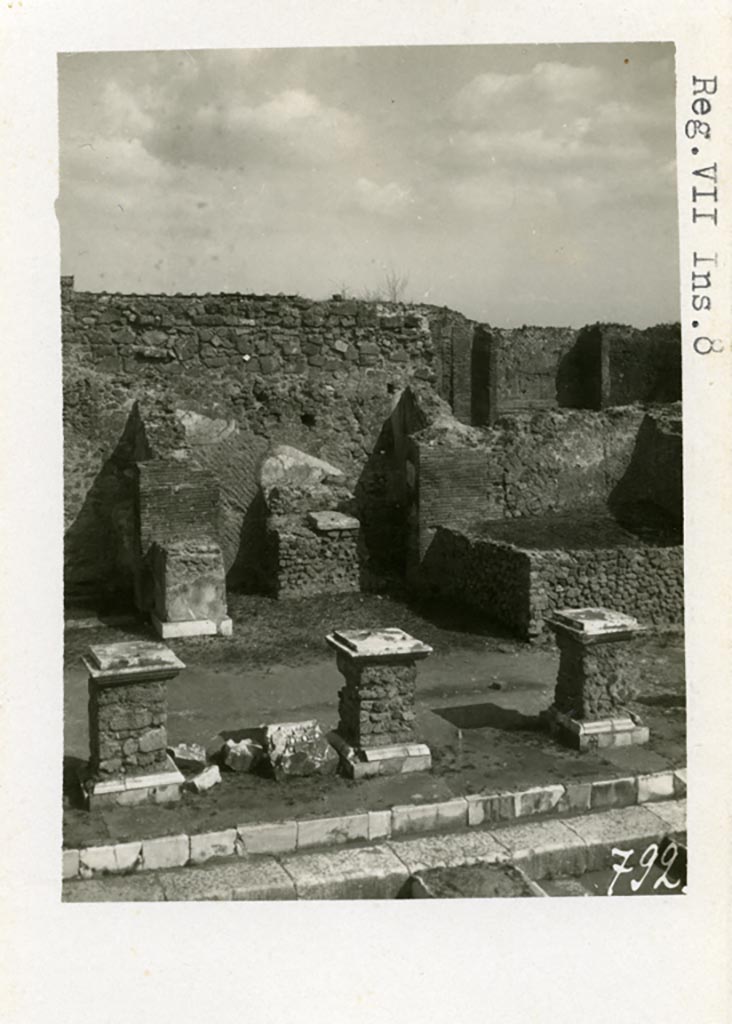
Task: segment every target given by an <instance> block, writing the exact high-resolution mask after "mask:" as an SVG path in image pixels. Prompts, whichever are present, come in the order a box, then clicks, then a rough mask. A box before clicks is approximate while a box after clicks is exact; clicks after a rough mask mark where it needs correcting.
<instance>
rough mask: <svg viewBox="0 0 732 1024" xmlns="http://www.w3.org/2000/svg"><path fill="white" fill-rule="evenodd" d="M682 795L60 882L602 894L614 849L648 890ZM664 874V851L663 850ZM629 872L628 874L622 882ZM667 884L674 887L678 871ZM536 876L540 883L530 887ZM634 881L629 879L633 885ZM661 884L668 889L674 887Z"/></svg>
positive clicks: (173, 891)
mask: <svg viewBox="0 0 732 1024" xmlns="http://www.w3.org/2000/svg"><path fill="white" fill-rule="evenodd" d="M685 827H686V801H685V800H670V801H665V802H663V803H660V804H653V805H647V806H645V807H626V808H623V809H619V810H612V811H607V812H599V813H594V814H583V815H580V816H575V817H568V818H566V819H564V820H561V821H559V820H544V821H534V822H527V823H525V824H522V823H518V824H510V825H505V826H502V827H497V828H493V829H486V828H474V829H469V830H467V831H466V830H463V831H459V832H453V833H450V834H440V835H424V836H414V837H409V836H406V837H401V838H396V839H394V838H392V839H391V840H390V841H388V842H381V843H375V844H374V843H371V844H368V845H361V844H359V845H355V844H353V845H346V846H342V847H337V848H331V849H328V850H326V851H312V852H310V851H307V852H297V853H289V854H283V855H278V856H269V855H267V856H251V857H238V858H224V859H220V860H218V861H209V862H207V863H206V864H204V865H201V866H197V867H190V866H189V867H185V868H167V869H165V868H162V869H160V870H156V871H142V872H133V873H131V874H128V875H107V876H105V875H102V876H100V877H96V878H92V879H90V880H86V881H68V882H65V883H64V885H63V899H64V900H66V901H69V902H98V901H104V902H110V901H112V902H117V901H148V900H155V901H179V900H272V899H277V900H293V899H306V900H314V899H315V900H318V899H319V900H333V899H395V898H405V897H406V898H409V897H410V896H411V897H415V896H422V897H425V896H426V897H428V898H429V897H432V898H474V897H478V898H490V897H495V896H501V897H506V896H509V897H510V896H514V897H516V896H518V897H521V896H532V895H533V896H543V895H557V896H566V895H609V894H614V892H613V890H614V889H615V888H616V887H615V886H612V888H611V883H612V880H613V876H614V875H615V874H616V873H617V872H616V870H614V868H613V865H614V864H615V863H616V862H617V854H616V852H615V846H616V845H621V846H622V847H623V848H624V849H627V850H628V854H627V856H626V862H625V863H624V864H623V867H624V868H626V870H627V874H624V875H623V876H622V879H621V880H623V885H622V886H618V887H617V893H618V895H634V894H638V895H640V894H645V893H646V892H648V893H654V892H656V891H657V890H656V886H658V887H659V889H660V886H661V883H660V882H659V878H660V876H661V872H659V871H656V872H655V874H654V875H653V876H651V875H650V874H649V873H648V872H647V870H646V865H647V864H648V863H649V861H648V857H647V856H646V855H645V853H644V851H648V850H649V848H652V849H653V850H655V851H656V852H658V851H660V850H662V849H663V848H664V845H665V843H666V842H667V840H668V839H671V838H673V839H674V840H681V841H682V842H683V841H684V839H685V831H684V830H685ZM662 859H663V860H664V863H665V866H666V868H667V873H668V874H669V875H671V872H670V870H668V868H669V867H670V865H669V861H668V858H666V857H664V856H663V855H662ZM629 879H630V881H629ZM669 881H670V885H672V886H675V887H676V889H677V890H678V891H681V889H682V886H683V884H684V882H685V871H684V872H683V873H682V874H680V873H678V872H676V873H675V874H674V877H671V878H670V879H669ZM537 882H538V887H537ZM633 882H634V883H635V884H633ZM664 888H666V891H669V892H670V891H674V890H673V889H669V888H668V887H664Z"/></svg>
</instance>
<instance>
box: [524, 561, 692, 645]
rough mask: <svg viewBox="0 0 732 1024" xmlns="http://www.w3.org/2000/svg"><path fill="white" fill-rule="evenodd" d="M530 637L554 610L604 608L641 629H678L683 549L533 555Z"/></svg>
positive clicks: (538, 632)
mask: <svg viewBox="0 0 732 1024" xmlns="http://www.w3.org/2000/svg"><path fill="white" fill-rule="evenodd" d="M530 558H531V588H530V602H531V603H530V615H529V634H530V635H532V636H538V635H539V634H540V633H542V632H543V631H544V625H543V620H544V619H545V618H546V617H547V616H548V615H549V614H550V613H551V612H552V611H554V610H555V609H557V608H568V607H569V608H578V607H587V606H593V605H595V606H597V605H604V606H606V607H608V608H615V609H617V610H618V611H621V612H624V613H625V614H627V615H634V616H635V617H636V618H637V619H638V620H639V621H640V622H641V623H642V624H645V625H653V626H664V625H680V624H682V623H683V619H684V550H683V548H682V547H681V546H680V545H679V546H674V547H652V546H647V547H646V546H638V547H618V548H612V549H609V550H607V549H606V550H603V549H599V550H590V551H533V552H531V555H530Z"/></svg>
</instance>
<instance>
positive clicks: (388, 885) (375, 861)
mask: <svg viewBox="0 0 732 1024" xmlns="http://www.w3.org/2000/svg"><path fill="white" fill-rule="evenodd" d="M281 863H282V866H283V867H284V868H285V870H286V871H287V873H288V874H289V875H290V876H291V878H292V879H293V881H294V883H295V889H296V892H297V897H298V899H303V900H354V899H387V900H388V899H394V898H395V897H396V896H397V895H398V894H399V893H400V892H401V891H402V889H403V888H404V886H405V885H406V882H407V879H408V877H409V874H408V872H407V869H406V867H405V866H404V864H402V862H401V861H400V860H399V858H398V857H396V856H395V855H394V853H393V852H392V851H391V850H390V849H389V848H388V847H387V846H367V847H361V848H359V849H342V850H339V849H335V850H331V851H330V852H328V853H303V854H295V855H294V856H289V857H283V858H282V861H281Z"/></svg>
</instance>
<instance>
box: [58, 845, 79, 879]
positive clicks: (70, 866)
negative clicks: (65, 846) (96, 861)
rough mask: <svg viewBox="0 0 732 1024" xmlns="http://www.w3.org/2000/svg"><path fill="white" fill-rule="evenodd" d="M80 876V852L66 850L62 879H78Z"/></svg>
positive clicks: (64, 852)
mask: <svg viewBox="0 0 732 1024" xmlns="http://www.w3.org/2000/svg"><path fill="white" fill-rule="evenodd" d="M78 874H79V851H78V850H64V851H63V865H62V874H61V877H62V878H76V877H77V875H78Z"/></svg>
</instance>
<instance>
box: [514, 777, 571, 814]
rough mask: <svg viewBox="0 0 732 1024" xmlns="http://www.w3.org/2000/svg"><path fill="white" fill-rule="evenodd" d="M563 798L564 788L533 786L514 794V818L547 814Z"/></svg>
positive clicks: (558, 786)
mask: <svg viewBox="0 0 732 1024" xmlns="http://www.w3.org/2000/svg"><path fill="white" fill-rule="evenodd" d="M563 796H564V786H560V785H556V786H534V787H532V788H531V789H526V790H524V791H523V792H520V793H516V817H517V818H526V817H530V816H531V815H533V814H549V813H550V812H551V811H553V810H554V809H555V808H556V806H557V804H558V803H559V801H560V800H561V799H562V797H563Z"/></svg>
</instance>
